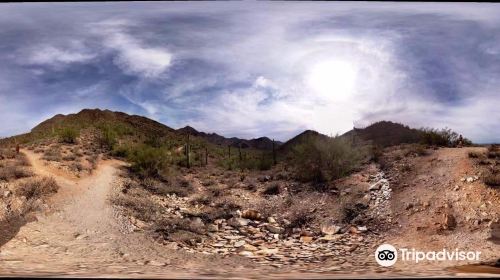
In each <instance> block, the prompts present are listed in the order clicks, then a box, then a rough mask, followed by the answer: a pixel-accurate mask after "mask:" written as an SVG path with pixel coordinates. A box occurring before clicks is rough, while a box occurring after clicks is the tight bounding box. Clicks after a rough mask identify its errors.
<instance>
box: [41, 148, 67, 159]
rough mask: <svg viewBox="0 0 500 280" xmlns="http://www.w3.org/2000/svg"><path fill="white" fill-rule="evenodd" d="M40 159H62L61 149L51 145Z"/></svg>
mask: <svg viewBox="0 0 500 280" xmlns="http://www.w3.org/2000/svg"><path fill="white" fill-rule="evenodd" d="M42 159H44V160H47V161H57V162H60V161H62V154H61V149H60V148H58V147H51V148H50V149H48V150H46V151H45V153H44V154H43V156H42Z"/></svg>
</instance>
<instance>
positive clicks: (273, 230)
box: [266, 225, 285, 234]
mask: <svg viewBox="0 0 500 280" xmlns="http://www.w3.org/2000/svg"><path fill="white" fill-rule="evenodd" d="M266 229H267V230H268V231H269V232H271V233H277V234H279V233H283V232H284V231H285V229H283V228H280V227H278V226H274V225H266Z"/></svg>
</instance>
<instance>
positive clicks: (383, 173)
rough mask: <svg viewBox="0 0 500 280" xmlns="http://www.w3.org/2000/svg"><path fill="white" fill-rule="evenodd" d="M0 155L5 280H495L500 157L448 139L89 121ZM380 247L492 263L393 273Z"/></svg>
mask: <svg viewBox="0 0 500 280" xmlns="http://www.w3.org/2000/svg"><path fill="white" fill-rule="evenodd" d="M0 143H1V149H0V194H1V199H0V211H1V212H0V225H1V226H0V231H1V233H2V234H1V235H0V274H1V275H18V274H22V273H26V272H30V273H33V275H47V274H57V273H63V272H65V271H72V272H73V273H74V275H78V276H90V275H93V276H95V275H100V276H105V275H137V276H138V277H141V276H145V277H155V276H160V277H161V276H165V275H169V276H175V277H196V276H199V275H218V276H221V275H223V276H225V277H232V276H238V275H241V274H242V273H245V275H248V277H258V275H263V274H262V273H265V275H266V276H267V277H270V278H272V277H276V278H289V277H292V276H293V275H292V274H291V273H298V272H300V273H302V274H298V275H299V276H300V275H302V277H309V276H311V277H313V275H316V276H318V275H319V276H323V277H335V276H337V277H341V276H343V275H344V276H347V275H352V274H353V273H354V274H356V275H361V276H362V275H365V276H374V275H384V276H409V275H424V276H425V275H443V276H446V275H448V276H449V275H461V273H479V272H484V271H486V272H488V273H498V268H496V267H495V262H497V259H498V257H499V255H498V252H499V251H500V250H499V249H500V247H499V246H500V245H499V242H498V240H499V238H500V237H499V236H498V231H495V229H496V228H497V227H498V224H499V219H500V216H499V215H500V193H499V188H500V177H499V176H500V172H499V171H500V148H499V147H498V146H496V145H488V146H478V145H475V146H474V145H472V143H470V141H468V140H467V139H466V138H464V137H463V138H460V136H459V135H458V134H457V133H454V132H452V131H450V130H447V129H443V130H436V129H415V128H409V127H407V126H405V125H402V124H397V123H392V122H385V121H384V122H379V123H375V124H373V125H371V126H368V127H366V128H356V129H353V130H352V131H350V132H348V133H346V134H344V135H341V136H336V137H329V136H326V135H322V134H320V133H318V132H315V131H305V132H304V133H301V134H299V135H297V136H296V137H294V138H292V139H290V140H289V141H287V142H285V143H280V142H278V141H273V140H271V139H269V138H267V137H262V138H258V139H250V140H247V139H238V138H225V137H223V136H220V135H217V134H214V133H210V132H199V131H197V130H196V129H194V128H192V127H185V128H182V129H178V130H175V129H172V128H170V127H168V126H166V125H164V124H161V123H158V122H155V121H153V120H149V119H147V118H145V117H141V116H130V115H127V114H125V113H120V112H111V111H107V110H105V111H102V110H98V109H92V110H89V109H87V110H83V111H81V112H79V113H77V114H72V115H66V116H65V115H57V116H55V117H53V118H51V119H49V120H47V121H44V122H42V123H41V124H39V125H38V126H36V127H35V128H33V129H32V131H31V132H30V133H27V134H23V135H19V136H14V137H10V138H6V139H2V140H1V141H0ZM16 147H19V148H20V150H19V152H17V151H16ZM383 243H390V244H393V245H397V246H402V247H408V248H411V247H414V248H421V249H428V250H432V249H439V248H461V249H467V250H469V249H470V250H480V251H481V252H482V256H481V260H482V262H481V263H477V262H476V263H474V262H462V263H460V264H461V265H463V266H457V264H456V263H452V262H438V263H426V264H424V265H418V266H408V265H406V264H405V263H397V264H396V265H395V266H394V267H389V268H386V267H381V266H379V265H378V264H377V263H376V261H375V259H374V252H375V249H376V248H377V247H378V246H379V245H380V244H383ZM19 260H22V261H19ZM49 264H50V265H49ZM467 265H469V266H467ZM228 268H230V269H228ZM294 275H295V276H296V274H294ZM471 275H472V274H471Z"/></svg>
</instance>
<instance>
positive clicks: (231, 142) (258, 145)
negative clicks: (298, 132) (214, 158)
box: [177, 126, 282, 150]
mask: <svg viewBox="0 0 500 280" xmlns="http://www.w3.org/2000/svg"><path fill="white" fill-rule="evenodd" d="M177 132H178V133H180V134H189V135H193V136H197V137H201V138H203V139H205V140H207V141H208V142H210V143H212V144H215V145H219V146H232V147H236V148H237V147H241V148H243V149H245V148H252V149H259V150H272V148H273V140H271V139H269V138H268V137H259V138H254V139H250V140H247V139H241V138H237V137H232V138H226V137H224V136H221V135H219V134H217V133H205V132H201V131H198V130H196V129H194V128H193V127H191V126H185V127H183V128H179V129H177ZM274 143H275V145H276V147H278V146H279V145H281V144H282V143H281V142H279V141H275V142H274Z"/></svg>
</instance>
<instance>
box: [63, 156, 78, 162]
mask: <svg viewBox="0 0 500 280" xmlns="http://www.w3.org/2000/svg"><path fill="white" fill-rule="evenodd" d="M62 160H64V161H74V160H76V155H67V156H63V157H62Z"/></svg>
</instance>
